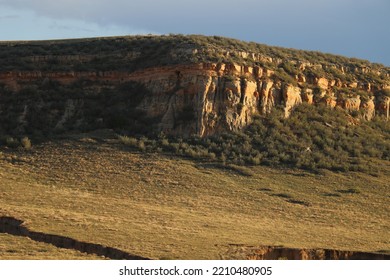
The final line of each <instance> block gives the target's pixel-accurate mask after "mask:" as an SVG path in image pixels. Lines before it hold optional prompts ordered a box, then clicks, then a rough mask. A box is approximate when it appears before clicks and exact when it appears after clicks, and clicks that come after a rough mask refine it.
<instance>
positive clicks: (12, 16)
mask: <svg viewBox="0 0 390 280" xmlns="http://www.w3.org/2000/svg"><path fill="white" fill-rule="evenodd" d="M18 18H20V17H19V16H18V15H5V16H0V20H9V19H18Z"/></svg>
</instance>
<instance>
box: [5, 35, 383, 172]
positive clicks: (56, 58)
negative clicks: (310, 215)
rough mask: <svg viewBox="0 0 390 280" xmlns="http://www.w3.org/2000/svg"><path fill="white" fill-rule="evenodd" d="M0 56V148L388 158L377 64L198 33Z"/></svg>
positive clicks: (359, 164)
mask: <svg viewBox="0 0 390 280" xmlns="http://www.w3.org/2000/svg"><path fill="white" fill-rule="evenodd" d="M0 57H1V59H2V62H3V63H2V65H1V66H0V136H1V137H0V144H1V142H2V143H3V144H6V145H8V146H18V145H19V144H18V142H19V141H20V139H21V138H23V137H25V136H27V137H29V138H30V139H33V140H34V142H37V141H38V142H39V141H45V140H46V139H48V138H50V137H53V136H54V135H60V134H64V133H68V132H72V131H79V132H87V131H93V130H96V129H105V128H109V129H114V130H115V131H116V132H117V133H119V134H122V135H131V136H136V137H137V140H132V141H130V142H133V144H132V145H133V146H136V147H138V146H141V150H143V149H144V146H145V145H144V144H148V143H150V141H148V140H141V141H140V139H139V138H140V137H145V136H147V137H151V143H152V145H146V146H147V147H146V148H147V150H153V151H160V150H162V151H165V152H174V153H176V154H180V155H185V156H191V157H193V158H199V157H200V158H211V159H217V160H218V161H219V162H226V161H228V162H230V163H234V164H245V163H246V164H255V165H257V164H268V165H276V166H277V165H279V164H287V165H289V166H296V167H300V168H306V169H310V170H317V169H318V168H325V169H331V170H342V171H347V170H355V171H364V172H376V171H375V170H376V168H375V167H373V164H371V163H370V162H371V158H379V159H384V160H389V158H390V144H389V135H390V125H389V122H387V121H388V119H389V112H390V111H389V110H390V88H389V87H390V69H389V68H387V67H384V66H383V65H379V64H372V63H369V62H368V61H363V60H358V59H348V58H345V57H340V56H335V55H330V54H322V53H318V52H309V51H299V50H291V49H284V48H278V47H269V46H266V45H260V44H255V43H246V42H241V41H237V40H234V39H227V38H222V37H205V36H196V35H191V36H182V35H172V36H130V37H114V38H96V39H79V40H64V41H37V42H3V43H2V44H0ZM311 105H315V106H311ZM310 107H312V108H310ZM242 132H244V133H245V135H246V136H245V137H242V135H240V133H242ZM224 133H230V134H232V135H231V136H227V137H225V136H224ZM161 135H166V136H168V138H172V137H173V139H166V140H164V139H163V138H165V136H163V137H161ZM194 135H195V136H196V137H201V138H202V139H204V141H199V140H198V139H197V138H196V137H195V139H194V138H192V139H189V137H192V136H194ZM157 136H158V139H160V141H157V145H156V139H157V138H156V137H157ZM183 137H184V138H185V139H186V140H185V141H184V142H186V143H184V144H181V143H182V142H183V140H182V138H183ZM221 137H222V138H221ZM232 137H233V138H232ZM188 139H189V140H188ZM125 142H126V141H125ZM127 142H129V141H127ZM167 142H168V143H170V144H169V145H168V144H167ZM139 143H141V144H139ZM163 143H165V144H164V145H163ZM228 143H229V144H228ZM241 143H245V145H244V146H241ZM130 144H131V143H130ZM240 146H241V147H240Z"/></svg>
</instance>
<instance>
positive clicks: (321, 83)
mask: <svg viewBox="0 0 390 280" xmlns="http://www.w3.org/2000/svg"><path fill="white" fill-rule="evenodd" d="M34 59H35V60H37V59H46V58H34ZM63 59H65V58H63ZM66 59H74V58H73V57H70V58H66ZM83 59H89V58H83ZM302 67H303V66H302ZM306 67H307V66H306ZM295 78H296V82H297V83H296V84H295V85H293V84H291V83H288V82H284V81H281V80H280V79H278V77H276V76H275V75H274V71H271V70H269V69H267V68H263V67H249V66H245V65H238V64H224V63H198V64H188V65H174V66H167V67H154V68H148V69H143V70H139V71H134V72H129V73H126V72H115V71H112V72H74V71H71V72H42V71H38V72H6V73H0V83H1V84H3V85H4V86H3V92H2V93H1V94H3V95H4V94H18V93H17V92H18V91H20V90H22V89H23V88H25V87H26V84H27V85H28V84H34V83H35V82H37V81H38V82H39V83H42V84H43V83H44V82H47V81H51V82H53V81H55V82H57V83H59V84H61V85H72V84H73V83H76V82H79V81H88V82H89V83H91V84H92V85H89V86H83V87H82V94H84V95H87V96H89V95H94V94H95V95H96V94H97V95H98V94H99V92H100V91H103V89H104V88H112V87H115V86H117V85H121V84H123V83H126V82H134V83H137V84H139V85H142V87H144V88H145V89H146V91H147V94H145V95H144V96H141V97H142V98H141V100H140V101H139V102H138V103H137V104H136V107H135V108H134V109H135V110H137V112H138V113H139V114H143V115H145V116H147V117H149V118H150V119H153V121H154V129H155V130H157V131H163V132H165V133H168V134H173V135H184V136H188V135H192V134H196V135H199V136H207V135H212V134H215V133H220V132H223V131H235V130H240V129H242V128H244V127H245V126H247V125H248V124H250V123H251V122H252V120H253V117H254V115H256V114H268V113H270V112H271V110H272V109H273V108H274V107H275V106H282V107H283V108H284V113H285V116H286V117H288V116H289V115H290V114H291V112H292V111H293V109H294V107H296V106H297V105H299V104H301V103H303V102H306V103H308V104H313V105H315V104H320V103H323V104H326V105H327V106H329V107H331V108H334V107H336V106H338V107H341V108H343V109H345V110H347V111H348V112H353V111H361V112H362V116H363V118H364V119H366V120H371V119H372V118H373V117H374V116H375V114H383V115H385V116H386V117H387V118H389V116H390V109H389V108H390V97H380V98H375V95H374V89H373V86H371V85H367V84H360V83H358V82H355V83H352V84H351V83H348V82H342V81H340V80H339V81H336V80H328V79H326V78H315V79H313V78H311V77H305V76H304V75H302V74H300V75H297V76H296V77H295ZM94 83H96V84H98V85H97V86H96V85H93V84H94ZM386 86H387V85H383V86H382V88H384V87H386ZM314 87H317V88H318V89H319V91H317V92H315V91H314V90H313V89H312V88H314ZM376 87H378V86H376ZM338 88H340V89H343V88H359V89H360V90H363V91H365V92H366V93H367V96H368V100H365V101H362V100H361V99H360V97H359V96H347V97H345V96H338V95H337V94H335V92H334V91H335V90H337V89H338ZM5 90H7V92H8V93H7V92H5ZM132 91H134V90H133V89H130V90H129V92H128V96H129V102H130V103H131V98H132V97H131V96H132ZM9 92H14V93H9ZM89 92H92V93H89ZM341 97H342V98H341ZM83 98H85V97H81V98H80V97H78V98H76V97H75V98H72V96H70V97H69V98H67V99H66V100H64V101H63V103H64V106H63V107H64V108H65V109H62V110H58V112H57V111H55V110H51V111H50V112H49V113H47V114H48V118H52V121H51V123H52V128H53V129H62V128H63V127H64V124H65V123H67V122H68V123H69V122H72V123H73V124H74V126H75V127H78V126H82V125H83V123H84V124H86V123H88V122H90V121H91V120H90V119H89V118H88V116H86V115H85V114H86V113H85V112H83V110H84V111H85V108H84V107H83V106H86V105H85V103H86V102H84V101H83ZM22 102H23V101H22ZM41 102H45V100H41ZM23 106H24V109H23V111H21V112H20V115H19V117H18V120H19V121H18V122H19V124H18V125H19V128H20V127H22V129H21V130H22V131H23V127H28V123H27V121H26V115H28V113H29V112H32V111H34V110H37V108H41V107H44V104H41V105H36V106H35V107H34V108H33V107H32V106H31V105H30V104H29V102H27V101H26V100H25V104H24V105H23ZM40 106H41V107H40ZM118 106H119V105H118ZM125 107H126V105H124V104H121V105H120V106H119V107H117V108H121V110H125V109H126V108H125ZM33 109H34V110H33ZM6 110H7V108H4V107H3V108H2V109H1V108H0V112H1V111H3V113H4V112H5V111H6ZM130 117H131V116H129V118H130ZM93 121H94V122H96V123H98V122H101V123H104V116H103V115H101V116H99V114H97V116H96V118H95V119H94V120H93Z"/></svg>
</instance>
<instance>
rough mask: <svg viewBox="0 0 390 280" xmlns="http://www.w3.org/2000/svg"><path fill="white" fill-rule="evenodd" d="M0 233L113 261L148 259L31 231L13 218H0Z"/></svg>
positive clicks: (94, 244)
mask: <svg viewBox="0 0 390 280" xmlns="http://www.w3.org/2000/svg"><path fill="white" fill-rule="evenodd" d="M0 233H7V234H10V235H14V236H24V237H28V238H30V239H31V240H34V241H37V242H42V243H46V244H51V245H54V246H55V247H58V248H63V249H72V250H76V251H79V252H81V253H86V254H95V255H97V256H102V257H106V258H109V259H113V260H147V258H144V257H141V256H137V255H133V254H130V253H128V252H126V251H122V250H120V249H117V248H113V247H107V246H104V245H101V244H96V243H90V242H83V241H78V240H76V239H74V238H70V237H66V236H61V235H56V234H47V233H43V232H36V231H30V230H29V229H28V228H27V227H25V226H24V225H23V221H22V220H18V219H15V218H13V217H5V216H3V217H0Z"/></svg>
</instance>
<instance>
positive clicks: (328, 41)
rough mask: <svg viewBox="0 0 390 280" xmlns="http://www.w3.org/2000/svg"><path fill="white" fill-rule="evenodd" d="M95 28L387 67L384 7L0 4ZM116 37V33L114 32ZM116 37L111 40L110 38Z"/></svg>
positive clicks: (353, 3) (330, 3) (384, 3)
mask: <svg viewBox="0 0 390 280" xmlns="http://www.w3.org/2000/svg"><path fill="white" fill-rule="evenodd" d="M0 5H3V6H4V5H6V6H8V7H12V8H14V9H17V10H20V11H22V10H28V11H33V12H34V13H35V14H36V15H37V16H38V17H45V18H51V19H55V20H60V19H61V20H75V21H79V22H84V23H88V24H92V25H97V26H99V28H101V29H105V28H106V29H107V28H109V27H115V28H113V29H115V30H127V32H128V33H132V31H140V33H160V34H163V33H184V34H205V35H221V36H227V37H235V38H238V39H242V40H247V41H256V42H263V43H267V44H271V45H280V46H285V47H292V48H301V49H314V50H321V51H326V52H333V53H339V54H345V55H348V56H357V57H363V58H370V57H371V58H372V59H373V60H376V61H384V60H386V58H387V61H388V62H386V63H388V64H390V58H389V57H388V54H387V52H386V51H385V49H386V48H387V49H389V48H390V39H389V38H387V37H386V36H384V35H383V34H388V26H390V18H389V17H388V15H387V14H388V11H389V10H390V1H388V0H370V1H368V0H316V1H313V0H294V1H291V0H272V1H271V0H228V1H226V0H197V1H193V0H160V1H156V0H93V1H92V0H56V1H53V0H0ZM120 34H123V33H120ZM113 35H118V34H113Z"/></svg>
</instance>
